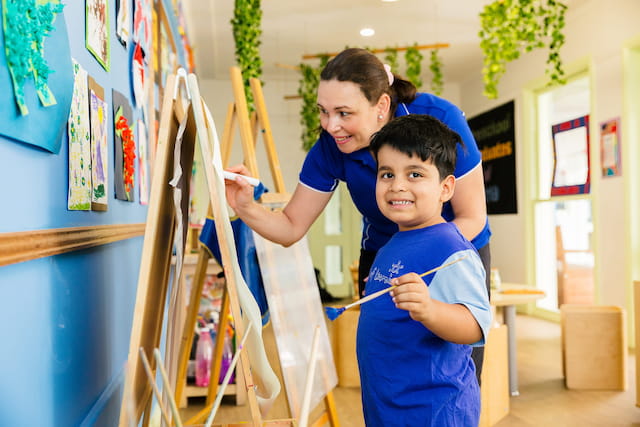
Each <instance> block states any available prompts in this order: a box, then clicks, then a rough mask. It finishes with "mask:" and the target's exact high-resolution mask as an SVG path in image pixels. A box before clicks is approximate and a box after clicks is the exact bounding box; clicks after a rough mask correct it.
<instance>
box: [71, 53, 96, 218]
mask: <svg viewBox="0 0 640 427" xmlns="http://www.w3.org/2000/svg"><path fill="white" fill-rule="evenodd" d="M73 71H74V75H75V82H74V86H73V97H72V102H71V110H70V112H69V121H68V132H69V195H68V197H67V208H68V209H69V210H85V211H88V210H90V209H91V128H90V122H89V86H88V82H87V77H88V76H87V72H86V71H85V70H84V69H83V68H82V67H81V66H80V64H78V63H77V62H76V61H75V60H74V61H73Z"/></svg>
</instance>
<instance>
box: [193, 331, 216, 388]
mask: <svg viewBox="0 0 640 427" xmlns="http://www.w3.org/2000/svg"><path fill="white" fill-rule="evenodd" d="M212 358H213V341H212V340H211V334H210V332H209V328H202V329H200V333H199V335H198V346H197V347H196V385H197V386H198V387H207V386H208V385H209V378H210V376H211V359H212Z"/></svg>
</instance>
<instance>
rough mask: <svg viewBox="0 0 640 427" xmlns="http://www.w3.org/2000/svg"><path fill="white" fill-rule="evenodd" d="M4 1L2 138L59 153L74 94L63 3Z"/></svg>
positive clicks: (0, 65) (0, 88) (0, 38)
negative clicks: (43, 124)
mask: <svg viewBox="0 0 640 427" xmlns="http://www.w3.org/2000/svg"><path fill="white" fill-rule="evenodd" d="M1 1H2V3H0V4H1V5H2V7H1V8H0V10H1V16H2V24H1V26H2V29H1V30H0V46H2V47H3V48H0V49H2V51H1V52H0V94H2V96H0V117H2V120H0V135H3V136H5V137H7V138H10V139H13V140H15V141H18V142H23V143H26V144H31V145H33V146H36V147H39V148H43V149H45V150H47V151H49V152H52V153H58V152H59V151H60V146H61V144H62V138H63V135H64V132H65V129H66V127H67V119H68V118H69V106H70V105H71V96H72V93H73V65H72V64H71V55H70V53H69V38H68V37H67V25H66V24H65V20H64V13H63V12H61V10H62V5H61V4H60V3H59V2H58V1H57V0H56V1H53V0H51V1H47V0H38V1H36V0H23V1H16V0H1ZM27 113H28V114H27ZM42 123H47V126H41V124H42Z"/></svg>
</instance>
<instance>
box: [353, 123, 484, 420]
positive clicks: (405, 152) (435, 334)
mask: <svg viewBox="0 0 640 427" xmlns="http://www.w3.org/2000/svg"><path fill="white" fill-rule="evenodd" d="M461 143H462V141H461V139H460V137H459V136H458V134H457V133H455V132H454V131H452V130H450V129H449V128H448V127H447V126H445V125H444V124H443V123H442V122H440V121H439V120H437V119H435V118H433V117H430V116H426V115H417V114H416V115H408V116H402V117H398V118H395V119H393V120H392V121H391V122H389V123H388V124H386V125H385V126H384V127H383V128H382V129H381V130H380V131H379V132H378V133H376V134H375V135H374V136H373V138H372V142H371V146H370V148H371V151H372V153H373V155H374V157H375V158H376V161H377V163H378V177H377V182H376V201H377V203H378V206H379V208H380V210H381V212H382V213H383V214H384V215H385V216H386V217H387V218H389V219H390V220H392V221H393V222H395V223H397V224H398V227H399V231H398V232H397V233H396V234H395V235H394V236H393V237H392V238H391V240H390V241H389V242H388V243H387V244H386V245H385V246H383V247H382V248H381V249H380V251H379V252H378V254H377V256H376V258H375V261H374V263H373V266H372V267H371V271H370V273H369V278H368V280H367V284H366V294H372V293H374V292H376V291H379V290H381V289H384V288H387V287H388V286H390V285H395V286H396V288H394V289H393V290H392V291H391V293H390V295H383V296H381V297H379V298H376V299H374V300H371V301H369V302H367V303H366V304H362V306H361V308H360V310H361V311H360V320H359V324H358V336H357V355H358V364H359V369H360V381H361V387H362V404H363V408H364V417H365V422H366V424H367V426H371V427H378V426H438V427H442V426H473V427H476V426H477V425H478V421H479V418H480V389H479V386H478V381H477V379H476V375H475V367H474V363H473V361H472V359H471V347H472V345H474V344H476V345H482V344H484V340H485V337H486V334H487V332H488V328H489V325H490V322H491V314H490V308H489V300H488V296H487V290H486V286H485V271H484V269H483V267H482V262H481V261H480V257H479V256H478V254H477V252H476V250H475V249H474V247H473V245H472V244H471V243H470V242H469V241H468V240H467V239H465V238H464V237H463V236H462V234H461V233H460V231H459V230H458V227H457V226H456V225H455V224H453V223H451V222H446V221H445V220H444V219H443V218H442V216H441V210H442V204H443V203H444V202H446V201H447V200H449V199H450V198H451V197H452V195H453V190H454V186H455V178H454V177H453V175H452V174H453V171H454V166H455V163H456V145H457V144H461ZM458 258H464V259H462V260H461V261H459V262H456V263H455V264H452V265H451V266H448V267H445V268H443V269H442V270H439V271H436V272H435V273H433V274H429V275H427V276H425V277H420V274H421V273H424V272H426V271H428V270H431V269H433V268H435V267H438V266H440V265H442V264H445V263H447V262H450V261H453V260H456V259H458Z"/></svg>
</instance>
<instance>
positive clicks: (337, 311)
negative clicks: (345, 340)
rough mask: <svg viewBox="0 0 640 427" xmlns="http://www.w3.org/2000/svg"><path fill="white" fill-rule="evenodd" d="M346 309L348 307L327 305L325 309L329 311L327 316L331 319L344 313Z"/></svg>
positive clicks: (326, 311)
mask: <svg viewBox="0 0 640 427" xmlns="http://www.w3.org/2000/svg"><path fill="white" fill-rule="evenodd" d="M345 310H346V307H342V308H340V307H325V308H324V311H325V313H327V317H328V318H329V320H331V321H334V320H336V318H337V317H338V316H340V315H341V314H342V312H343V311H345Z"/></svg>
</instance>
